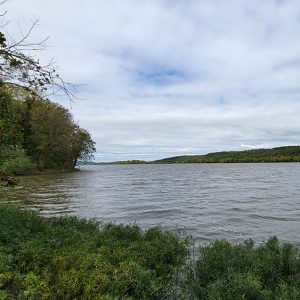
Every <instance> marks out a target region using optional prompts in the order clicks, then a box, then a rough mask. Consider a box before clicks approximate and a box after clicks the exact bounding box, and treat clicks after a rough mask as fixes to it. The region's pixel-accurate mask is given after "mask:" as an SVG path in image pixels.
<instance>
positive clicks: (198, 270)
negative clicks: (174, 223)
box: [0, 203, 300, 300]
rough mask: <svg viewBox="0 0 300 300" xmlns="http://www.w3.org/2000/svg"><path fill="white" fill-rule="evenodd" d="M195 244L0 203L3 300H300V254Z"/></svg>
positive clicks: (281, 247)
mask: <svg viewBox="0 0 300 300" xmlns="http://www.w3.org/2000/svg"><path fill="white" fill-rule="evenodd" d="M195 251H197V253H196V255H195V257H198V259H196V260H192V259H191V257H192V256H194V254H195V253H194V254H193V251H191V245H190V244H189V242H188V241H187V240H185V239H180V238H179V237H177V236H176V235H175V234H173V233H171V232H168V231H162V230H160V229H159V228H151V229H148V230H146V231H145V230H142V229H141V228H139V227H138V226H136V225H115V224H98V223H96V222H95V221H91V220H82V219H78V218H76V217H64V218H62V217H60V218H53V217H52V218H47V219H45V218H43V217H40V216H39V215H37V214H36V213H34V212H31V211H28V210H23V209H21V208H19V207H16V206H14V205H10V204H3V203H1V204H0V299H3V300H6V299H7V300H8V299H9V300H10V299H228V300H229V299H230V300H232V299H269V300H271V299H272V300H273V299H278V300H279V299H281V300H284V299H286V300H291V299H292V300H293V299H294V300H296V299H300V254H299V249H297V248H296V247H294V246H292V245H289V244H280V243H279V242H278V240H277V239H276V238H275V237H274V238H270V239H269V240H268V241H267V242H265V243H263V244H261V245H260V246H254V243H253V242H252V241H251V240H249V241H246V242H245V243H243V244H238V245H231V244H229V243H228V242H227V241H224V240H222V241H216V242H214V243H213V244H211V245H206V246H200V248H199V249H197V250H195Z"/></svg>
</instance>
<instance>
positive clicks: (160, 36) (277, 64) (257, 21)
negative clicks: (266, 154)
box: [6, 0, 300, 161]
mask: <svg viewBox="0 0 300 300" xmlns="http://www.w3.org/2000/svg"><path fill="white" fill-rule="evenodd" d="M6 10H7V15H6V18H7V19H9V20H11V21H10V23H9V24H8V25H7V31H8V32H9V33H10V34H11V35H13V36H14V38H16V37H18V36H20V31H23V32H26V29H28V28H29V26H30V24H31V22H32V20H34V19H36V18H39V25H38V26H37V27H36V28H35V31H34V32H33V33H32V35H31V37H30V38H31V40H32V41H40V40H42V39H43V38H45V37H47V36H49V40H48V41H47V45H48V47H47V49H46V50H45V51H43V52H39V53H37V55H38V56H39V57H40V58H41V61H48V60H50V59H51V58H53V57H54V58H55V61H56V62H57V64H58V66H59V73H60V74H61V75H62V77H63V78H64V79H65V80H66V81H70V82H72V83H76V84H80V85H79V86H78V88H77V91H76V96H77V97H78V98H79V99H78V100H75V101H74V103H72V104H70V103H69V101H68V99H66V98H62V99H55V101H58V102H59V103H60V104H62V105H64V106H66V107H67V108H68V109H70V110H71V112H72V114H73V116H74V119H75V121H76V122H78V124H79V125H80V126H81V127H83V128H85V129H87V130H88V131H89V132H90V133H91V135H92V138H93V139H94V140H95V142H96V147H97V153H96V154H95V160H96V161H115V160H130V159H141V160H154V159H160V158H164V157H170V156H177V155H188V154H205V153H208V152H215V151H223V150H225V151H228V150H248V149H253V148H269V147H276V146H283V145H299V144H300V142H299V141H300V81H299V80H300V3H299V1H298V0H294V1H288V0H286V1H285V0H268V1H261V0H251V1H249V0H172V1H171V0H126V1H124V0H86V1H78V0H52V1H41V0H26V1H24V0H9V2H8V3H7V4H6Z"/></svg>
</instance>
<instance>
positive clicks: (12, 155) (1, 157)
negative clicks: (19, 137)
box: [0, 146, 36, 175]
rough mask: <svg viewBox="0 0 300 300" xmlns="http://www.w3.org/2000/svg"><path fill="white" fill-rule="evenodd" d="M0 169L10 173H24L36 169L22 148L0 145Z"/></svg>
mask: <svg viewBox="0 0 300 300" xmlns="http://www.w3.org/2000/svg"><path fill="white" fill-rule="evenodd" d="M0 169H1V170H2V171H4V172H6V173H8V174H10V175H26V174H30V173H33V172H34V171H35V170H36V164H35V163H33V162H32V161H31V159H30V158H29V157H28V156H27V155H26V154H25V152H24V149H22V148H11V147H8V146H6V147H0Z"/></svg>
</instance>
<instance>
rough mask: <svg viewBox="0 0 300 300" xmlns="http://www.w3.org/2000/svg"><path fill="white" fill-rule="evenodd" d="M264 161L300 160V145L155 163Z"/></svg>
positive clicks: (174, 158)
mask: <svg viewBox="0 0 300 300" xmlns="http://www.w3.org/2000/svg"><path fill="white" fill-rule="evenodd" d="M261 162H262V163H263V162H300V146H285V147H277V148H273V149H254V150H246V151H228V152H226V151H224V152H215V153H209V154H205V155H186V156H176V157H170V158H165V159H161V160H157V161H155V163H261Z"/></svg>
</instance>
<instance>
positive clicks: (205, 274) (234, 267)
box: [193, 237, 300, 300]
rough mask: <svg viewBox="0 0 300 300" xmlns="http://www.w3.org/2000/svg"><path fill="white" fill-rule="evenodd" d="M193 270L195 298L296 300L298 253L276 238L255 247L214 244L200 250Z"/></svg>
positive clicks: (299, 271) (298, 292)
mask: <svg viewBox="0 0 300 300" xmlns="http://www.w3.org/2000/svg"><path fill="white" fill-rule="evenodd" d="M199 254H200V257H199V260H198V261H197V262H196V266H195V271H194V277H195V279H194V282H193V288H194V294H195V296H196V297H197V299H258V300H259V299H270V300H271V299H281V300H284V299H286V300H291V299H300V254H299V250H298V249H297V248H296V247H293V246H292V245H289V244H283V245H281V244H280V243H279V242H278V240H277V238H276V237H273V238H270V239H269V240H268V241H267V242H265V243H264V244H262V245H261V246H259V247H254V243H253V242H252V241H251V240H250V241H246V242H245V243H244V244H241V245H231V244H229V243H228V242H227V241H216V242H215V243H213V244H212V245H209V246H202V247H200V253H199Z"/></svg>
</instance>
